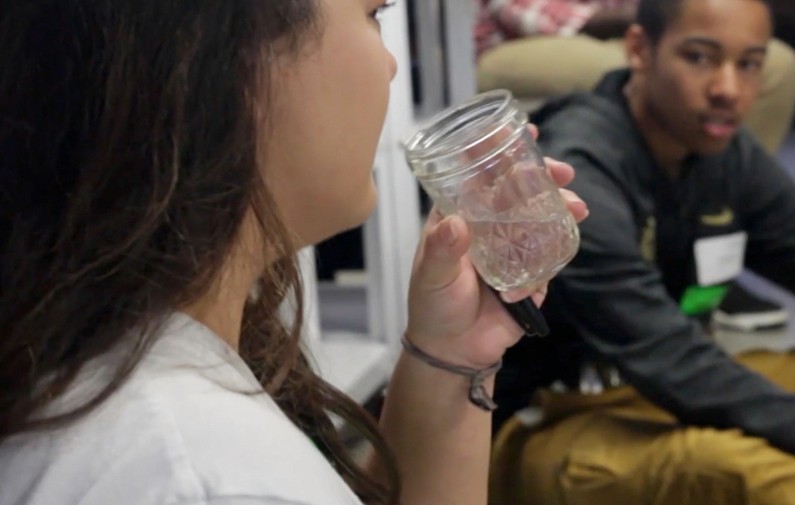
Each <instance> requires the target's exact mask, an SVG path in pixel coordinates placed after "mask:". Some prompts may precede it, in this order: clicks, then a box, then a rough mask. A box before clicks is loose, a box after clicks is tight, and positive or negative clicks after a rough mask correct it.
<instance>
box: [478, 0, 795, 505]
mask: <svg viewBox="0 0 795 505" xmlns="http://www.w3.org/2000/svg"><path fill="white" fill-rule="evenodd" d="M771 32H772V20H771V16H770V11H769V7H768V6H767V4H766V3H765V2H764V1H763V0H641V2H640V5H639V11H638V15H637V24H633V25H632V26H631V27H630V29H629V30H628V31H627V35H626V37H625V43H626V48H627V54H628V57H629V69H623V70H617V71H614V72H611V73H608V74H607V75H606V76H605V77H604V79H603V80H602V81H601V82H600V83H599V85H598V86H597V87H596V89H595V90H594V91H593V92H591V93H580V94H575V95H571V96H568V97H565V98H562V99H560V100H557V101H555V102H553V103H551V104H549V105H548V106H546V107H545V108H544V109H542V110H541V111H539V112H538V113H537V114H536V115H535V116H534V118H533V120H534V122H536V124H537V125H538V127H539V130H540V132H541V137H540V138H539V144H540V146H541V148H542V151H544V153H545V154H546V155H548V156H551V157H553V158H556V159H560V160H563V161H566V162H568V163H570V164H571V165H573V166H574V167H575V169H576V170H577V178H576V180H575V181H574V182H573V183H572V185H571V189H573V190H574V191H576V192H577V193H578V194H579V195H580V196H581V197H582V198H583V200H585V201H586V202H587V203H588V205H589V208H590V210H591V212H590V217H589V219H588V220H586V221H585V222H584V223H582V225H581V228H580V230H581V236H582V242H581V248H580V252H579V254H578V255H577V256H576V257H575V259H574V260H573V261H572V262H571V264H569V265H568V266H567V267H566V268H564V269H563V271H562V272H561V273H560V274H559V275H558V277H557V278H556V279H555V280H554V281H553V282H552V283H551V284H550V288H549V294H548V297H547V300H546V303H545V305H544V312H545V314H546V316H547V319H548V321H549V323H550V327H551V328H552V332H551V335H550V336H549V337H548V338H546V339H525V340H524V341H522V342H520V344H518V345H517V346H516V347H515V348H513V349H511V350H510V351H509V352H508V354H507V355H506V357H505V360H504V361H505V364H504V367H503V371H502V372H501V373H500V375H498V380H497V392H496V400H497V403H498V404H499V405H500V407H501V408H502V410H503V414H504V412H505V411H508V412H510V411H512V410H516V409H517V408H521V407H522V406H526V405H528V404H529V403H530V401H531V395H532V393H533V392H534V391H536V390H537V389H539V388H540V393H539V394H538V395H537V397H536V399H535V401H536V402H537V403H536V405H538V406H539V407H540V411H539V410H525V411H522V412H519V413H517V414H516V415H515V416H513V417H512V418H511V419H510V420H509V421H508V422H507V423H506V424H505V426H504V427H503V428H502V429H501V431H500V433H499V435H498V437H497V440H496V443H495V453H494V459H493V464H492V485H491V492H492V496H491V501H490V503H492V504H493V505H502V504H505V505H507V504H516V503H522V504H536V503H538V504H549V505H555V504H560V505H564V504H575V503H582V504H588V505H602V504H605V505H614V504H619V503H655V504H656V505H668V504H671V505H674V504H675V505H702V504H712V503H715V504H722V505H724V504H734V503H737V504H743V505H762V504H779V503H780V504H784V503H795V457H793V454H795V429H794V428H793V427H795V394H794V393H795V355H793V353H792V352H777V351H775V350H765V349H758V350H756V351H754V352H750V353H745V354H742V355H739V356H734V357H732V356H730V355H729V354H728V353H727V352H725V351H724V350H723V349H722V348H721V347H720V346H719V345H718V344H717V343H716V342H715V341H714V340H713V338H712V335H711V334H710V332H709V330H708V329H706V328H705V327H704V326H703V325H702V323H701V321H700V320H699V318H700V316H702V315H703V314H704V313H705V312H708V311H710V310H711V309H712V308H714V306H715V305H717V303H719V301H720V299H721V297H722V296H723V295H724V293H725V290H726V286H727V284H728V283H730V282H731V281H732V279H733V278H734V277H735V276H736V275H738V274H739V273H740V271H741V270H742V269H743V268H744V267H745V268H748V269H750V270H753V271H755V272H756V273H758V274H760V275H761V276H763V277H766V278H767V279H769V280H771V281H773V282H775V283H777V284H779V285H780V286H781V287H783V288H785V289H787V290H789V291H790V292H795V184H794V183H793V180H792V179H791V177H790V176H789V175H788V174H787V173H785V171H784V170H783V168H782V167H780V166H779V165H778V164H777V163H776V161H775V160H774V159H773V158H772V157H771V156H770V155H769V154H767V153H766V152H765V150H764V149H763V148H762V146H760V145H759V143H758V142H757V141H756V140H755V139H754V137H753V136H752V135H751V134H750V133H748V132H747V131H746V130H745V129H743V128H742V127H741V124H742V122H743V119H744V118H745V117H746V116H747V114H748V113H749V111H750V110H751V108H752V106H753V104H754V102H755V100H756V98H757V96H758V94H759V92H760V90H761V89H762V87H763V68H764V66H765V58H766V56H767V53H768V50H769V41H770V37H771ZM748 338H749V339H753V338H754V336H749V337H748ZM499 413H500V411H499V410H498V414H499ZM534 416H535V417H534ZM497 419H499V416H498V417H497Z"/></svg>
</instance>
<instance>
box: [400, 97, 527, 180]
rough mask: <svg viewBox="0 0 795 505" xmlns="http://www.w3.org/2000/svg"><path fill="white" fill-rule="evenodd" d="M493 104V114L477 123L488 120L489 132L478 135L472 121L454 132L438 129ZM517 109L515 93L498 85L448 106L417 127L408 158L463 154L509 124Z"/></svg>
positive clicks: (413, 160) (430, 158)
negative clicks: (493, 88)
mask: <svg viewBox="0 0 795 505" xmlns="http://www.w3.org/2000/svg"><path fill="white" fill-rule="evenodd" d="M489 106H491V111H490V112H489V114H488V115H487V116H486V117H483V118H479V121H478V122H477V123H476V124H477V125H481V126H482V125H483V124H484V123H486V124H487V125H488V126H487V129H486V131H485V132H480V133H479V134H478V135H475V132H474V131H473V130H474V128H472V126H471V125H467V126H468V127H467V126H465V127H463V128H458V129H455V130H453V131H452V132H451V131H444V129H442V131H437V128H438V127H439V126H440V125H442V126H446V125H449V124H450V123H451V122H453V121H454V119H455V117H456V116H459V115H461V114H462V112H466V111H471V113H473V114H474V113H476V112H477V111H479V110H482V109H484V108H486V107H489ZM517 112H518V108H517V106H516V104H515V100H514V98H513V94H512V93H511V92H510V91H508V90H504V89H497V90H493V91H487V92H485V93H480V94H478V95H475V96H474V97H472V98H471V99H470V100H468V101H466V102H463V103H462V104H460V105H458V106H456V107H451V108H449V109H445V110H443V111H441V112H439V113H437V114H435V115H434V116H432V117H431V118H430V119H428V120H427V121H426V122H424V126H422V127H421V128H420V129H419V130H418V131H416V132H415V133H414V134H413V135H412V136H411V137H410V138H409V140H408V141H407V142H406V143H405V149H406V158H407V159H408V161H409V163H412V162H419V163H421V162H428V161H432V160H434V159H440V158H446V157H452V156H457V155H460V154H462V153H463V152H465V151H467V150H469V149H471V148H472V147H473V146H474V145H475V144H478V143H480V142H482V141H483V140H485V139H487V138H490V137H491V136H493V135H494V134H495V133H497V132H498V131H500V130H502V129H503V128H504V127H505V125H506V124H508V123H509V122H511V120H513V119H515V117H516V114H517ZM505 140H508V139H505ZM503 143H504V142H500V144H499V145H495V148H494V149H492V150H490V151H489V152H487V153H484V154H483V155H482V156H480V157H479V159H482V158H485V157H488V156H490V155H491V154H493V152H494V151H495V150H497V149H498V148H499V146H500V145H502V144H503ZM473 161H475V160H473ZM417 175H418V176H419V175H422V174H417ZM425 175H429V174H425ZM437 175H440V174H437Z"/></svg>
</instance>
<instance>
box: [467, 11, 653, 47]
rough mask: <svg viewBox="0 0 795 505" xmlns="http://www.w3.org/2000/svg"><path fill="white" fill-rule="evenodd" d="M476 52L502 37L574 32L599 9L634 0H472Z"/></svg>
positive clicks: (504, 38)
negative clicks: (475, 18)
mask: <svg viewBox="0 0 795 505" xmlns="http://www.w3.org/2000/svg"><path fill="white" fill-rule="evenodd" d="M474 1H476V2H478V4H479V6H478V7H479V11H478V12H479V14H478V20H477V23H476V25H475V41H476V44H477V48H478V54H481V53H482V52H483V51H485V50H486V49H489V48H491V47H494V46H496V45H497V44H499V43H500V42H503V41H505V40H509V39H514V38H519V37H527V36H532V35H561V36H567V35H574V34H575V33H577V32H579V31H580V29H582V27H583V26H585V24H586V23H587V22H588V20H589V19H590V18H591V16H593V15H594V14H595V13H596V12H598V11H599V10H601V9H612V8H617V7H623V6H625V5H637V3H638V0H474Z"/></svg>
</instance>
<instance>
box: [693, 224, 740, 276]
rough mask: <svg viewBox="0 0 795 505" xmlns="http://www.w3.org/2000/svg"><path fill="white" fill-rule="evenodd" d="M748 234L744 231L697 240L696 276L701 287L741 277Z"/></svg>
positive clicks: (695, 249)
mask: <svg viewBox="0 0 795 505" xmlns="http://www.w3.org/2000/svg"><path fill="white" fill-rule="evenodd" d="M747 243H748V234H747V233H745V232H744V231H740V232H737V233H732V234H730V235H720V236H718V237H709V238H702V239H698V240H696V243H695V245H694V246H693V249H694V252H695V256H696V274H697V277H698V284H699V285H700V286H713V285H715V284H720V283H722V282H726V281H730V280H732V279H734V278H735V277H737V276H738V275H740V272H742V270H743V265H744V263H745V246H746V244H747Z"/></svg>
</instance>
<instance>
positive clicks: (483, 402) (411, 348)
mask: <svg viewBox="0 0 795 505" xmlns="http://www.w3.org/2000/svg"><path fill="white" fill-rule="evenodd" d="M402 342H403V349H404V350H405V351H406V353H407V354H408V355H410V356H411V357H413V358H415V359H417V360H419V361H421V362H423V363H424V364H426V365H428V366H430V367H433V368H436V369H439V370H443V371H445V372H447V373H449V374H453V375H459V376H461V377H464V378H466V379H467V380H468V381H469V386H468V388H469V389H468V398H469V401H470V403H472V404H473V405H475V406H476V407H478V408H479V409H481V410H484V411H486V412H492V411H494V410H496V408H497V404H496V403H494V400H493V399H492V398H491V394H490V392H489V391H488V390H487V389H486V387H485V386H484V383H485V381H486V380H487V379H489V378H490V377H493V376H494V375H496V374H497V372H498V371H499V370H500V368H501V367H502V359H499V360H497V361H496V362H495V363H492V364H491V365H489V366H486V367H471V366H466V365H461V364H458V363H456V362H450V361H447V360H444V359H441V358H439V357H436V356H434V355H432V354H429V353H427V352H426V351H424V350H423V349H422V348H420V347H418V346H417V345H415V344H414V343H413V342H412V341H411V340H410V339H409V338H408V336H404V337H403V341H402Z"/></svg>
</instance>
